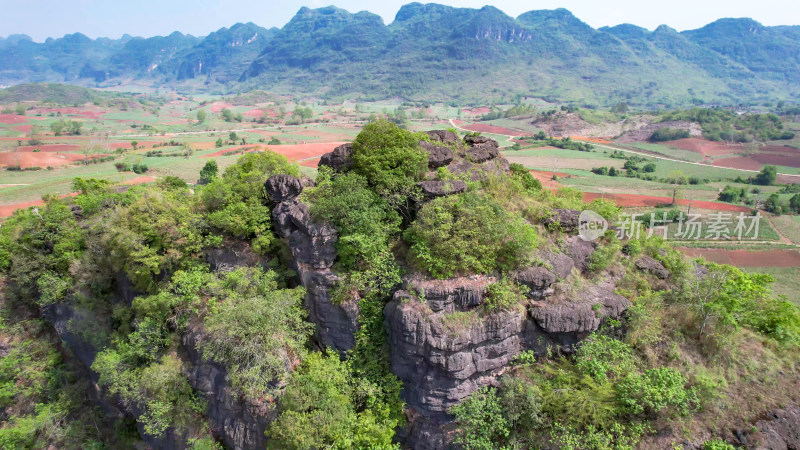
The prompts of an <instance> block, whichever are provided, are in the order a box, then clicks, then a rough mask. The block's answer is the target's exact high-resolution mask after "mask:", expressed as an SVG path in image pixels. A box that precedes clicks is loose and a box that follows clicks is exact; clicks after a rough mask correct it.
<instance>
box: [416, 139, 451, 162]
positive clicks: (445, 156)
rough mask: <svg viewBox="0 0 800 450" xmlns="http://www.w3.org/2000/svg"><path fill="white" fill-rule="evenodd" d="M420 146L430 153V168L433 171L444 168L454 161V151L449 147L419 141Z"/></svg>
mask: <svg viewBox="0 0 800 450" xmlns="http://www.w3.org/2000/svg"><path fill="white" fill-rule="evenodd" d="M419 146H420V147H422V148H423V149H425V151H427V152H428V167H429V168H431V169H436V168H439V167H444V166H446V165H448V164H450V161H452V160H453V151H452V150H450V149H449V148H447V147H442V146H439V145H434V144H432V143H430V142H428V141H419Z"/></svg>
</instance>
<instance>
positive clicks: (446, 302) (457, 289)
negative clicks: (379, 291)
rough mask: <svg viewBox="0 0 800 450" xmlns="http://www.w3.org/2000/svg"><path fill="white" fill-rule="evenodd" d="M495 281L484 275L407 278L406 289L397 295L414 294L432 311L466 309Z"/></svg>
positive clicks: (481, 298) (478, 300)
mask: <svg viewBox="0 0 800 450" xmlns="http://www.w3.org/2000/svg"><path fill="white" fill-rule="evenodd" d="M495 282H497V278H494V277H489V276H486V275H472V276H469V277H459V278H450V279H447V280H427V279H419V278H417V279H407V280H406V282H405V289H406V291H398V294H396V298H398V297H397V295H400V296H402V295H406V294H408V293H409V292H410V293H411V295H412V296H413V295H416V297H414V298H417V299H418V301H425V302H427V303H428V306H429V307H430V308H431V310H432V311H433V312H440V311H444V312H453V311H456V310H458V311H466V310H468V309H471V308H474V307H476V306H478V305H480V304H481V302H482V301H483V296H484V291H485V290H486V287H487V286H489V285H490V284H492V283H495Z"/></svg>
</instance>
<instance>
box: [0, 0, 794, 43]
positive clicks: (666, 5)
mask: <svg viewBox="0 0 800 450" xmlns="http://www.w3.org/2000/svg"><path fill="white" fill-rule="evenodd" d="M409 2H410V0H380V1H377V2H376V1H374V0H372V1H367V0H303V1H293V0H238V1H237V0H136V1H130V0H70V1H64V0H0V36H8V35H9V34H15V33H24V34H27V35H29V36H31V37H32V38H33V39H34V40H36V41H38V42H41V41H43V40H44V39H46V38H47V37H61V36H63V35H64V34H67V33H74V32H81V33H83V34H85V35H87V36H89V37H91V38H96V37H100V36H102V37H110V38H119V37H120V36H122V35H123V34H126V33H127V34H130V35H133V36H144V37H149V36H156V35H167V34H170V33H171V32H173V31H181V32H183V33H190V34H193V35H195V36H204V35H206V34H208V33H210V32H212V31H215V30H217V29H219V28H222V27H228V26H231V25H233V24H235V23H236V22H253V23H255V24H257V25H260V26H263V27H267V28H269V27H273V26H275V27H282V26H283V25H284V24H286V22H288V21H289V20H290V19H291V18H292V16H294V14H295V13H296V12H297V10H298V9H300V7H302V6H308V7H310V8H318V7H322V6H327V5H330V4H334V5H336V6H338V7H340V8H344V9H346V10H348V11H350V12H358V11H363V10H368V11H371V12H373V13H375V14H378V15H380V16H381V17H383V20H384V22H385V23H387V24H388V23H391V22H392V20H394V16H395V14H396V13H397V10H398V9H400V7H401V6H402V5H403V4H406V3H409ZM436 3H442V4H447V5H451V6H459V7H468V8H480V7H482V6H484V5H486V4H489V5H492V6H495V7H497V8H499V9H501V10H502V11H504V12H505V13H506V14H508V15H510V16H512V17H516V16H518V15H520V14H521V13H523V12H526V11H530V10H534V9H555V8H567V9H569V10H570V11H572V13H573V14H575V15H576V16H577V17H578V18H579V19H581V20H583V21H584V22H586V23H588V24H589V25H591V26H593V27H595V28H599V27H602V26H606V25H608V26H613V25H618V24H620V23H632V24H635V25H639V26H641V27H645V28H648V29H650V30H653V29H655V28H656V27H658V25H661V24H667V25H669V26H671V27H672V28H675V29H677V30H679V31H683V30H687V29H694V28H700V27H702V26H704V25H706V24H708V23H710V22H713V21H714V20H716V19H719V18H722V17H751V18H753V19H755V20H757V21H759V22H761V23H762V24H764V25H800V1H798V0H759V1H757V2H754V1H752V0H670V1H668V2H650V1H647V0H604V1H598V0H563V1H557V0H549V1H547V0H533V1H530V0H529V1H518V0H516V1H515V0H464V1H448V0H439V1H437V2H436Z"/></svg>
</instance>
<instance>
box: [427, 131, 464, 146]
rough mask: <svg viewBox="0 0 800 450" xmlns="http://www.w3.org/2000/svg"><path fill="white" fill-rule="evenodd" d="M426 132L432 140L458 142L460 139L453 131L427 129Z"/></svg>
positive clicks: (446, 142) (449, 142)
mask: <svg viewBox="0 0 800 450" xmlns="http://www.w3.org/2000/svg"><path fill="white" fill-rule="evenodd" d="M425 134H427V135H428V136H429V137H430V138H431V140H432V141H436V142H441V143H443V144H456V143H458V142H459V141H460V140H459V139H458V135H457V134H455V133H453V132H452V131H447V130H431V131H426V132H425Z"/></svg>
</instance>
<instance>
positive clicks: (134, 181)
mask: <svg viewBox="0 0 800 450" xmlns="http://www.w3.org/2000/svg"><path fill="white" fill-rule="evenodd" d="M153 181H156V177H151V176H150V175H142V176H140V177H136V178H131V179H130V180H127V181H123V182H122V184H127V185H130V186H132V185H134V184H144V183H152V182H153Z"/></svg>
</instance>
